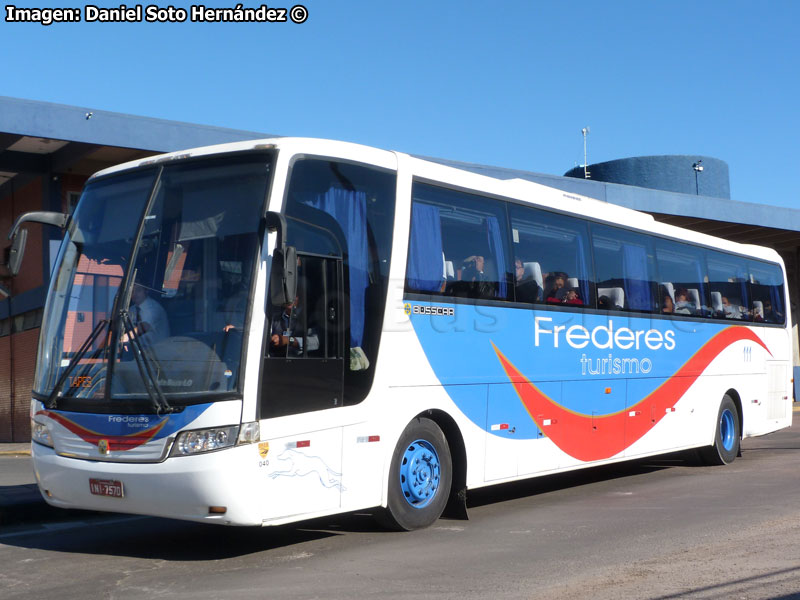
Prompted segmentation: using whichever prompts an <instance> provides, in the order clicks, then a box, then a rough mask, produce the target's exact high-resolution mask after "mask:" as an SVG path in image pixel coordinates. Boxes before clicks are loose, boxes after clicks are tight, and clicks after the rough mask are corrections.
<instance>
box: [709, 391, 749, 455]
mask: <svg viewBox="0 0 800 600" xmlns="http://www.w3.org/2000/svg"><path fill="white" fill-rule="evenodd" d="M715 423H716V425H715V427H716V431H715V433H714V443H713V444H712V445H711V446H707V447H705V448H701V449H700V458H701V459H702V461H703V462H704V463H705V464H707V465H727V464H729V463H732V462H733V461H734V460H735V459H736V457H737V456H738V455H739V444H740V442H741V437H742V432H741V431H740V427H739V410H738V409H737V408H736V403H735V402H734V401H733V399H732V398H731V397H730V396H729V395H728V394H725V397H724V398H722V403H721V404H720V406H719V413H718V414H717V420H716V421H715Z"/></svg>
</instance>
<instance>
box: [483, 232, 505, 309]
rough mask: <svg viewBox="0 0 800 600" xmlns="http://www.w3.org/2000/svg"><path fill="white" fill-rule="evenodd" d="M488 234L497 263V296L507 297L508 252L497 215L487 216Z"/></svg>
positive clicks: (490, 249) (490, 248) (491, 250)
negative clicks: (505, 248)
mask: <svg viewBox="0 0 800 600" xmlns="http://www.w3.org/2000/svg"><path fill="white" fill-rule="evenodd" d="M486 235H487V238H488V242H489V252H491V254H492V256H494V258H495V261H496V264H497V281H498V282H499V284H500V285H498V287H497V297H498V298H505V297H506V293H507V286H508V284H507V283H506V254H505V252H504V250H503V236H502V235H500V224H499V223H498V222H497V217H487V219H486Z"/></svg>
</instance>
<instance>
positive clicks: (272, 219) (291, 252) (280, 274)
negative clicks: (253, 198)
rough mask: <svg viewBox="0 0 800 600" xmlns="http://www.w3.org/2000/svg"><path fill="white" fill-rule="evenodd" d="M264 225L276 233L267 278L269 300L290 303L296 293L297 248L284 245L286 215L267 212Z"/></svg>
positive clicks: (276, 303)
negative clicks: (276, 237)
mask: <svg viewBox="0 0 800 600" xmlns="http://www.w3.org/2000/svg"><path fill="white" fill-rule="evenodd" d="M266 225H267V229H268V230H270V231H275V232H277V234H278V243H277V245H276V247H275V251H274V252H273V253H272V273H271V274H270V278H269V279H270V280H269V290H270V302H272V304H273V306H283V305H284V304H291V303H292V302H294V299H295V296H296V295H297V249H296V248H295V247H294V246H287V245H286V217H284V216H283V215H282V214H281V213H278V212H272V211H270V212H268V213H267V215H266Z"/></svg>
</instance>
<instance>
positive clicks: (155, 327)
mask: <svg viewBox="0 0 800 600" xmlns="http://www.w3.org/2000/svg"><path fill="white" fill-rule="evenodd" d="M130 315H131V320H132V321H133V326H134V330H133V332H130V335H126V336H124V337H123V340H122V341H123V342H127V341H128V338H129V337H136V338H138V339H139V341H140V342H141V343H142V345H143V346H152V345H154V344H156V343H158V342H160V341H161V340H163V339H165V338H167V337H169V322H168V321H167V312H166V311H165V310H164V308H163V307H162V306H161V305H160V304H159V303H158V302H156V301H155V300H153V299H152V298H151V297H150V296H149V295H148V294H147V288H145V287H144V286H143V285H141V284H139V283H135V284H133V291H132V293H131V307H130Z"/></svg>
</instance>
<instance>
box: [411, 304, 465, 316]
mask: <svg viewBox="0 0 800 600" xmlns="http://www.w3.org/2000/svg"><path fill="white" fill-rule="evenodd" d="M405 313H406V314H415V315H431V316H433V317H453V316H455V314H456V309H455V308H453V307H452V306H419V305H414V306H411V305H410V304H406V306H405Z"/></svg>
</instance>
